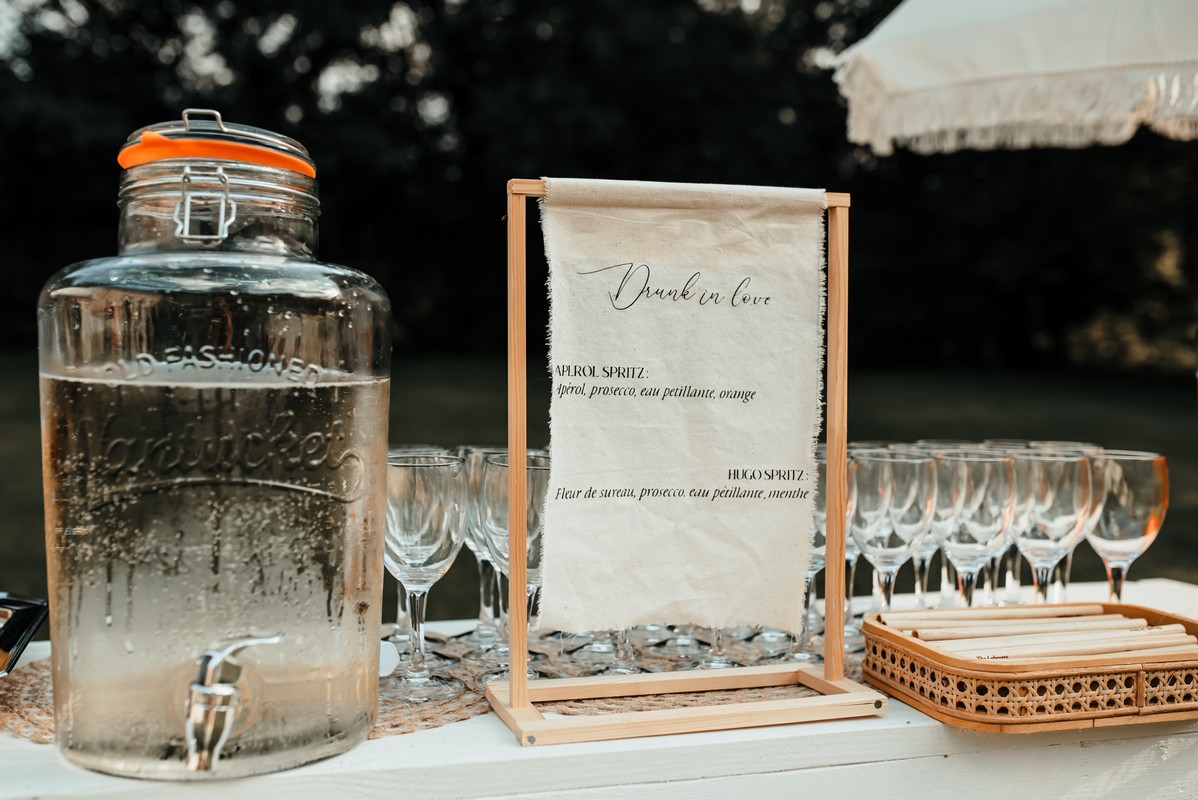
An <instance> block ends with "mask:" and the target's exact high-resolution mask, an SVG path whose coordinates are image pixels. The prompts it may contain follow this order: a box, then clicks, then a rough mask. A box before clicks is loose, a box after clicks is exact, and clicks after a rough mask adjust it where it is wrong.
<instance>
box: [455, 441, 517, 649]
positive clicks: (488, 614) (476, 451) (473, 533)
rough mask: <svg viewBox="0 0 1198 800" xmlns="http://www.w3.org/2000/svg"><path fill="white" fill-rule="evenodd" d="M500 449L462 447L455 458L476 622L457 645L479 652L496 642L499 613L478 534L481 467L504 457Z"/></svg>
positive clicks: (493, 578)
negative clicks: (460, 464)
mask: <svg viewBox="0 0 1198 800" xmlns="http://www.w3.org/2000/svg"><path fill="white" fill-rule="evenodd" d="M505 452H507V449H506V448H503V447H480V446H477V445H462V446H460V447H458V449H457V454H458V455H459V456H461V457H462V458H463V459H464V462H465V470H466V474H465V481H466V509H465V510H466V536H465V544H466V548H467V549H468V550H470V553H471V554H472V555H473V556H474V560H475V562H476V563H477V564H478V622H477V623H476V624H475V627H474V630H473V631H472V632H471V633H469V634H467V635H466V636H461V637H459V638H458V641H460V642H462V643H463V644H471V645H476V646H479V647H481V648H483V649H487V648H491V647H494V646H495V644H496V643H497V642H498V640H499V630H500V624H499V609H498V599H499V598H498V596H497V591H498V582H497V581H496V574H495V565H494V564H493V563H492V562H491V555H490V551H489V550H488V549H487V544H486V541H485V540H484V538H483V537H484V536H485V534H484V533H483V530H482V516H481V513H480V510H479V509H480V507H481V505H482V498H481V495H482V491H481V488H482V477H483V463H484V462H485V460H486V457H487V456H488V455H494V454H496V453H505Z"/></svg>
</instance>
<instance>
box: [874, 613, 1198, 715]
mask: <svg viewBox="0 0 1198 800" xmlns="http://www.w3.org/2000/svg"><path fill="white" fill-rule="evenodd" d="M1100 605H1102V607H1103V609H1104V611H1105V612H1106V613H1112V614H1123V615H1125V616H1131V617H1143V618H1145V619H1147V620H1148V624H1150V625H1166V624H1173V623H1180V624H1182V625H1184V626H1185V628H1186V630H1187V632H1189V633H1191V634H1198V622H1195V621H1194V620H1190V619H1186V618H1183V617H1178V616H1175V615H1172V614H1167V613H1165V612H1163V611H1158V610H1156V609H1151V608H1144V607H1141V606H1131V605H1121V604H1114V603H1102V604H1100ZM863 628H864V632H865V657H864V660H863V662H862V672H863V676H864V678H865V680H866V682H868V683H871V684H873V685H874V686H876V687H878V688H880V689H883V690H884V691H886V692H888V693H889V694H891V695H893V696H895V697H897V698H899V699H900V700H902V701H903V702H905V703H907V704H908V705H911V706H913V707H915V708H916V709H918V710H920V711H922V712H924V713H925V714H928V715H929V716H931V717H933V718H935V719H938V720H940V721H941V722H946V723H948V724H950V725H955V726H957V727H961V728H968V729H970V730H975V731H991V732H996V733H1033V732H1036V731H1046V730H1062V729H1069V728H1090V727H1099V726H1107V725H1128V724H1136V723H1145V722H1161V721H1167V720H1185V719H1198V661H1195V660H1193V659H1191V660H1186V661H1178V660H1176V659H1177V657H1176V656H1167V655H1155V656H1141V657H1139V658H1129V657H1128V656H1123V657H1119V656H1103V657H1095V656H1076V657H1072V658H1067V659H1066V658H1058V659H1053V660H1052V661H1051V663H1050V662H1048V661H1047V660H1044V659H1041V660H1014V659H1004V660H989V661H987V660H981V659H977V658H968V657H954V656H951V655H949V654H946V653H944V652H943V651H942V650H939V649H938V648H935V647H931V646H929V645H928V643H926V642H924V641H922V640H920V639H917V638H915V637H913V636H911V635H910V634H908V633H905V632H903V631H900V630H897V629H896V628H891V627H888V626H887V625H885V624H884V623H883V622H882V621H881V620H880V618H879V616H878V615H877V614H870V615H868V616H866V617H865V622H864V626H863Z"/></svg>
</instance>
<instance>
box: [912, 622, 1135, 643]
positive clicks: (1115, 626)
mask: <svg viewBox="0 0 1198 800" xmlns="http://www.w3.org/2000/svg"><path fill="white" fill-rule="evenodd" d="M1082 619H1086V618H1085V617H1082ZM1044 622H1045V623H1047V622H1048V620H1045V621H1044ZM1053 622H1056V620H1053ZM1095 623H1097V624H1089V623H1087V622H1075V623H1073V624H1069V623H1066V624H1064V625H1048V624H1036V623H1034V622H1029V623H1019V624H1017V625H1003V626H1001V627H1000V626H997V625H994V626H981V627H976V628H933V629H931V630H922V629H920V630H914V631H912V632H911V635H912V636H914V637H915V638H916V639H922V640H924V641H925V642H942V641H963V640H973V639H980V638H983V637H987V636H1020V635H1026V634H1037V633H1050V632H1054V633H1055V634H1057V635H1059V634H1061V633H1067V632H1071V631H1096V630H1100V631H1117V630H1127V631H1130V630H1136V629H1138V628H1147V627H1148V620H1146V619H1127V618H1126V617H1120V618H1118V619H1098V620H1095Z"/></svg>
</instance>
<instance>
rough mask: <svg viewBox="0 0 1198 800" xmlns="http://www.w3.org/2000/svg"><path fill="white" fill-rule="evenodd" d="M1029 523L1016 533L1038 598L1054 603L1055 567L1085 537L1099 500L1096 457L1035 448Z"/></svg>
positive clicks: (1029, 458) (1031, 463)
mask: <svg viewBox="0 0 1198 800" xmlns="http://www.w3.org/2000/svg"><path fill="white" fill-rule="evenodd" d="M1021 458H1024V459H1026V460H1027V461H1028V462H1029V467H1028V469H1029V491H1030V493H1031V497H1030V501H1029V502H1030V505H1029V512H1030V513H1029V524H1028V525H1027V527H1026V528H1024V529H1022V530H1020V531H1018V532H1017V534H1016V543H1017V544H1018V546H1019V552H1020V553H1022V554H1023V557H1024V558H1026V559H1027V560H1028V563H1029V564H1031V565H1032V575H1033V578H1034V579H1035V585H1036V597H1037V600H1038V601H1039V602H1041V603H1047V602H1048V586H1049V582H1050V580H1051V577H1052V570H1053V567H1055V566H1056V565H1057V564H1058V563H1059V562H1060V561H1061V559H1062V558H1064V557H1065V556H1066V555H1067V554H1068V553H1069V552H1070V551H1072V549H1073V547H1074V545H1076V544H1077V543H1078V542H1079V541H1080V540H1081V538H1082V535H1083V533H1084V531H1085V527H1086V520H1087V517H1088V516H1089V514H1090V511H1091V503H1092V502H1093V499H1092V497H1091V494H1092V484H1091V474H1090V461H1089V458H1088V457H1086V456H1084V455H1079V454H1077V453H1069V452H1058V451H1053V450H1051V449H1047V448H1046V449H1044V451H1043V452H1035V451H1034V449H1032V448H1029V452H1028V453H1027V454H1026V455H1021Z"/></svg>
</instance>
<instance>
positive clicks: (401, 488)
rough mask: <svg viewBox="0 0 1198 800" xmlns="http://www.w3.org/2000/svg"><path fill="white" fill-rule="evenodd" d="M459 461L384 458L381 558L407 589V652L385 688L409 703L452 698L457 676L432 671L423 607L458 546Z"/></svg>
mask: <svg viewBox="0 0 1198 800" xmlns="http://www.w3.org/2000/svg"><path fill="white" fill-rule="evenodd" d="M462 496H463V461H462V459H461V458H460V457H458V456H451V455H438V454H432V453H420V454H413V453H395V454H391V455H389V456H388V458H387V507H386V520H385V527H386V532H385V536H384V545H385V546H384V554H383V563H384V564H385V565H386V567H387V570H388V571H389V572H390V573H391V574H392V575H393V576H394V577H395V578H396V580H398V581H399V582H400V584H401V585H402V587H403V589H404V590H405V591H406V592H407V599H408V615H409V616H408V623H409V634H410V641H411V652H410V653H409V655H408V659H407V661H406V663H404V664H403V665H402V675H400V676H398V680H394V679H392V681H391V685H389V687H388V688H389V689H390V690H391V691H392V692H393V694H395V695H396V696H397V697H399V698H401V699H403V700H406V701H408V702H411V703H421V702H429V701H438V700H450V699H453V698H454V697H457V696H458V695H460V694H461V693H462V692H463V690H464V688H465V687H464V686H463V684H462V682H461V681H459V680H457V679H455V678H449V677H445V676H441V675H433V674H431V673H430V671H429V668H428V665H427V664H426V663H425V644H424V612H425V600H426V598H427V595H428V591H429V589H431V588H432V586H433V584H434V583H436V582H437V581H438V580H440V578H441V577H442V576H443V575H444V574H445V573H446V572H447V571H448V570H449V566H450V565H451V564H452V563H453V560H454V558H455V557H456V556H457V554H458V550H460V549H461V546H462V524H463V519H462Z"/></svg>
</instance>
